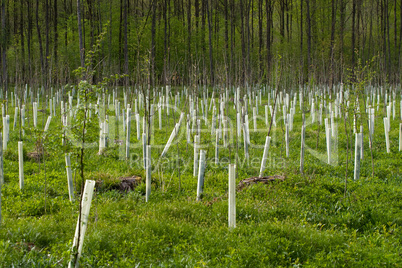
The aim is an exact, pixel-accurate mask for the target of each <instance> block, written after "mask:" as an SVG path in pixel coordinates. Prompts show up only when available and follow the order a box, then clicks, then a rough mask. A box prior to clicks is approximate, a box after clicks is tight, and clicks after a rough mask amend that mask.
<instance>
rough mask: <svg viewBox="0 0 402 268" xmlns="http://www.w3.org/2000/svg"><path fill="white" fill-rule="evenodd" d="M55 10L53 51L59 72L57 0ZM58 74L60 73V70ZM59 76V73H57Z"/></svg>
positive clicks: (55, 0)
mask: <svg viewBox="0 0 402 268" xmlns="http://www.w3.org/2000/svg"><path fill="white" fill-rule="evenodd" d="M53 12H54V18H53V19H54V25H53V27H54V28H53V30H54V41H53V42H54V47H53V53H54V64H55V66H54V67H55V70H56V71H57V72H58V63H59V60H58V54H57V49H58V42H59V33H58V31H57V17H58V14H57V0H54V5H53ZM58 74H60V73H59V72H58ZM56 77H58V75H56Z"/></svg>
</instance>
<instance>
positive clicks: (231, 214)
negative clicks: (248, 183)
mask: <svg viewBox="0 0 402 268" xmlns="http://www.w3.org/2000/svg"><path fill="white" fill-rule="evenodd" d="M228 207H229V208H228V225H229V228H235V227H236V165H234V164H230V165H229V202H228Z"/></svg>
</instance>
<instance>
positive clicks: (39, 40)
mask: <svg viewBox="0 0 402 268" xmlns="http://www.w3.org/2000/svg"><path fill="white" fill-rule="evenodd" d="M36 30H37V31H38V43H39V55H40V66H41V72H40V77H41V82H42V84H43V73H44V72H45V70H44V60H43V48H42V36H41V33H40V27H39V0H36Z"/></svg>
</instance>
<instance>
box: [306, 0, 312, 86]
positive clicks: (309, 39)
mask: <svg viewBox="0 0 402 268" xmlns="http://www.w3.org/2000/svg"><path fill="white" fill-rule="evenodd" d="M306 8H307V78H308V80H309V81H310V69H311V15H310V0H306Z"/></svg>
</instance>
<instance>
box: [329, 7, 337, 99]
mask: <svg viewBox="0 0 402 268" xmlns="http://www.w3.org/2000/svg"><path fill="white" fill-rule="evenodd" d="M331 2H332V8H331V20H332V25H331V48H330V57H331V74H330V83H329V86H330V89H331V93H332V88H333V84H334V71H335V70H334V67H335V66H334V41H335V24H336V17H335V15H336V7H335V0H331Z"/></svg>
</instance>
